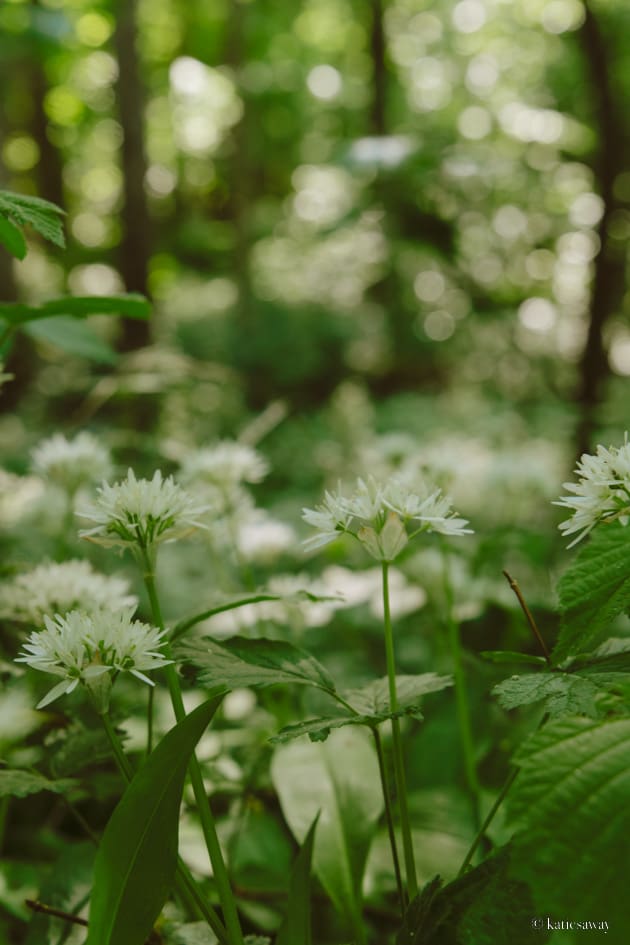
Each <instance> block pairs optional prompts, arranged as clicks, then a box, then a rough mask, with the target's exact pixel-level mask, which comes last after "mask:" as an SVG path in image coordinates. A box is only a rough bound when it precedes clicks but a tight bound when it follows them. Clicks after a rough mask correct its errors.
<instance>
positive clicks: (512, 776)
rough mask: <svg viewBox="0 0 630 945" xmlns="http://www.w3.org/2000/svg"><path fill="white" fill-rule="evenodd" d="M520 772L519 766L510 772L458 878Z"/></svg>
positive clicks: (465, 868)
mask: <svg viewBox="0 0 630 945" xmlns="http://www.w3.org/2000/svg"><path fill="white" fill-rule="evenodd" d="M518 772H519V769H518V768H514V769H513V771H510V773H509V775H508V777H507V779H506V781H505V783H504V785H503V787H502V788H501V790H500V791H499V793H498V795H497V798H496V800H495V802H494V804H493V805H492V807H491V808H490V810H489V811H488V814H487V816H486V819H485V820H484V822H483V823H482V825H481V827H480V828H479V830H478V831H477V835H476V837H475V839H474V840H473V842H472V844H471V846H470V849H469V851H468V853H467V854H466V856H465V857H464V862H463V863H462V865H461V867H460V869H459V873H458V874H457V877H458V878H459V877H460V876H463V875H464V873H465V872H466V870H467V869H468V866H469V865H470V861H471V860H472V858H473V856H474V855H475V851H476V849H477V847H478V846H479V844H480V843H481V841H482V840H483V838H484V836H485V834H486V831H487V829H488V827H489V826H490V824H491V823H492V821H493V820H494V817H495V814H496V812H497V811H498V809H499V807H500V806H501V804H502V803H503V801H504V800H505V797H506V795H507V793H508V791H509V790H510V788H511V787H512V785H513V784H514V781H515V780H516V776H517V774H518Z"/></svg>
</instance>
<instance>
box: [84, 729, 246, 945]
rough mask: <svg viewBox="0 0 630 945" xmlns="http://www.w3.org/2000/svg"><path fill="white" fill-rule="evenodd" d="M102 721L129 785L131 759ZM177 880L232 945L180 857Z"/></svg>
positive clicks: (221, 938)
mask: <svg viewBox="0 0 630 945" xmlns="http://www.w3.org/2000/svg"><path fill="white" fill-rule="evenodd" d="M101 719H102V720H103V726H104V728H105V732H106V733H107V738H108V739H109V744H110V746H111V749H112V752H113V754H114V758H115V759H116V764H117V766H118V770H119V771H120V773H121V775H122V776H123V778H124V779H125V781H127V782H128V783H129V782H130V781H131V780H132V778H133V769H132V767H131V764H130V763H129V759H128V758H127V756H126V755H125V753H124V751H123V748H122V745H121V744H120V740H119V738H118V736H117V735H116V730H115V729H114V726H113V725H112V722H111V719H110V717H109V714H108V713H107V712H105V713H103V714H101ZM175 878H176V884H177V891H178V893H179V895H180V896H181V898H182V900H183V901H184V902H185V903H188V904H190V902H191V900H194V904H195V906H196V908H197V910H198V912H199V913H200V914H201V915H202V916H203V918H204V919H205V920H206V922H207V923H208V925H209V926H210V928H211V929H212V931H213V932H214V934H215V935H216V937H217V938H218V940H219V942H220V943H221V945H232V942H231V939H229V938H228V932H227V929H226V928H225V926H224V925H223V923H222V922H221V919H220V918H219V916H218V915H217V913H216V912H215V910H214V909H213V908H212V906H209V905H208V903H207V902H206V901H205V899H204V898H203V896H202V895H201V893H200V891H199V889H198V888H197V884H196V882H195V881H194V879H193V877H192V874H191V872H190V870H189V869H188V867H187V866H186V864H185V863H184V861H183V860H182V859H181V857H179V856H178V857H177V867H176V874H175Z"/></svg>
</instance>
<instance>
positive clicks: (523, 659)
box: [479, 650, 546, 666]
mask: <svg viewBox="0 0 630 945" xmlns="http://www.w3.org/2000/svg"><path fill="white" fill-rule="evenodd" d="M479 655H480V656H481V657H483V659H484V660H488V662H489V663H523V664H526V665H528V666H544V665H545V663H546V660H545V657H544V656H535V655H534V654H533V653H514V652H512V651H511V650H482V651H481V653H480V654H479Z"/></svg>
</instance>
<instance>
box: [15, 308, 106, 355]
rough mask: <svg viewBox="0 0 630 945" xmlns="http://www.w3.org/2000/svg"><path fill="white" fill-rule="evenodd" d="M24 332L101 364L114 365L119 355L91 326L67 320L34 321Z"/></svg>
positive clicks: (25, 327) (29, 323)
mask: <svg viewBox="0 0 630 945" xmlns="http://www.w3.org/2000/svg"><path fill="white" fill-rule="evenodd" d="M24 331H25V332H26V333H27V334H28V335H30V336H31V338H35V339H36V340H37V341H45V342H47V343H48V344H52V345H55V347H57V348H61V349H62V350H63V351H66V352H67V353H68V354H74V355H77V356H78V357H80V358H87V359H88V360H90V361H97V362H98V363H99V364H114V363H115V362H116V361H117V360H118V355H117V354H116V352H115V351H114V349H113V348H111V347H110V345H108V344H107V342H105V341H103V340H102V339H101V338H99V336H98V335H97V334H95V332H93V331H92V329H91V328H90V327H89V325H84V324H82V323H81V322H77V321H75V320H74V319H73V318H66V317H64V316H63V315H60V316H59V317H58V318H47V319H46V320H45V321H33V322H28V323H27V324H25V325H24Z"/></svg>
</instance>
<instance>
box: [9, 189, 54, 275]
mask: <svg viewBox="0 0 630 945" xmlns="http://www.w3.org/2000/svg"><path fill="white" fill-rule="evenodd" d="M0 215H2V217H4V219H5V220H8V221H9V224H10V225H11V221H12V222H13V223H18V224H19V225H20V226H26V225H28V226H32V227H33V229H34V230H35V231H36V232H37V233H39V235H40V236H43V237H44V239H45V240H48V241H49V242H50V243H54V244H55V246H59V247H61V248H62V249H63V248H64V247H65V245H66V241H65V237H64V234H63V220H62V217H64V216H65V211H64V210H62V209H61V207H57V206H56V205H55V204H54V203H50V201H48V200H42V199H41V197H30V196H26V195H24V194H14V193H9V192H8V191H6V190H1V191H0ZM13 229H15V227H13ZM6 232H7V231H6V229H5V231H4V233H5V234H6ZM18 232H19V231H18ZM1 236H2V231H0V241H1V242H3V243H4V245H5V246H6V248H7V249H8V250H9V252H11V253H13V255H15V256H17V257H18V259H23V258H24V256H25V255H26V245H25V244H24V245H23V243H20V242H19V241H16V239H15V237H14V236H10V239H9V242H13V248H12V246H11V245H9V243H8V242H6V241H5V240H4V239H1ZM16 245H17V248H18V250H19V252H14V248H15V246H16ZM22 249H23V251H22Z"/></svg>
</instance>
